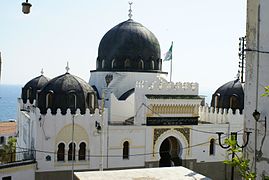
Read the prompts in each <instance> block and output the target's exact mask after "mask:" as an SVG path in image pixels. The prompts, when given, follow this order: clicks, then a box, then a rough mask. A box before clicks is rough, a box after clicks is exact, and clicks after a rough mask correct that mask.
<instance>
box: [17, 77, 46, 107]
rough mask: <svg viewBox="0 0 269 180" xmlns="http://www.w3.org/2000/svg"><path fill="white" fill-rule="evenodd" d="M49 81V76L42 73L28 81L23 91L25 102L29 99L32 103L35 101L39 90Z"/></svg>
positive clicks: (22, 95)
mask: <svg viewBox="0 0 269 180" xmlns="http://www.w3.org/2000/svg"><path fill="white" fill-rule="evenodd" d="M48 81H49V78H47V77H45V76H43V75H40V76H38V77H35V78H34V79H32V80H30V81H29V82H28V83H26V85H25V86H24V87H23V88H22V93H21V98H22V101H23V103H26V102H27V100H29V101H30V103H33V101H34V100H35V99H36V93H37V91H38V90H40V89H41V88H42V87H43V86H44V85H45V84H46V83H47V82H48Z"/></svg>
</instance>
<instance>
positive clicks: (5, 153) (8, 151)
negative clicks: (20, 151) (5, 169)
mask: <svg viewBox="0 0 269 180" xmlns="http://www.w3.org/2000/svg"><path fill="white" fill-rule="evenodd" d="M15 155H16V138H14V137H9V138H8V142H7V144H5V145H4V146H3V149H2V150H1V152H0V157H1V162H2V163H8V162H13V161H15Z"/></svg>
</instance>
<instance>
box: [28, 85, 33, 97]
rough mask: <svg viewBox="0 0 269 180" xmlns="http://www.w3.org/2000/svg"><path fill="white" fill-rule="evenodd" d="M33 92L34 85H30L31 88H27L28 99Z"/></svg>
mask: <svg viewBox="0 0 269 180" xmlns="http://www.w3.org/2000/svg"><path fill="white" fill-rule="evenodd" d="M32 92H33V89H32V87H29V89H27V99H29V98H31V97H32Z"/></svg>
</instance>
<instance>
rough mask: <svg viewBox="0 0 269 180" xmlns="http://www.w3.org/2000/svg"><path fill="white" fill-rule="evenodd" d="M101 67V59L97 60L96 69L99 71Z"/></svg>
mask: <svg viewBox="0 0 269 180" xmlns="http://www.w3.org/2000/svg"><path fill="white" fill-rule="evenodd" d="M99 67H100V60H99V58H97V59H96V69H99Z"/></svg>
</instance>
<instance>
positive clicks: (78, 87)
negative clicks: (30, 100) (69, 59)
mask: <svg viewBox="0 0 269 180" xmlns="http://www.w3.org/2000/svg"><path fill="white" fill-rule="evenodd" d="M38 107H39V109H40V111H41V114H46V113H47V109H48V108H50V109H51V112H52V114H56V113H57V109H58V108H59V109H61V113H62V114H66V110H67V109H68V108H70V109H71V113H73V114H74V113H75V111H76V109H80V111H81V114H85V111H86V108H89V109H90V112H91V113H93V112H94V110H95V108H96V107H97V98H96V93H95V91H94V90H93V89H92V87H91V86H90V85H89V84H88V83H87V82H85V81H84V80H82V79H81V78H79V77H76V76H73V75H71V74H69V73H65V74H63V75H61V76H58V77H56V78H54V79H52V80H50V81H49V82H48V83H47V84H46V85H45V86H44V87H43V88H42V89H41V91H40V92H39V94H38Z"/></svg>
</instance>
